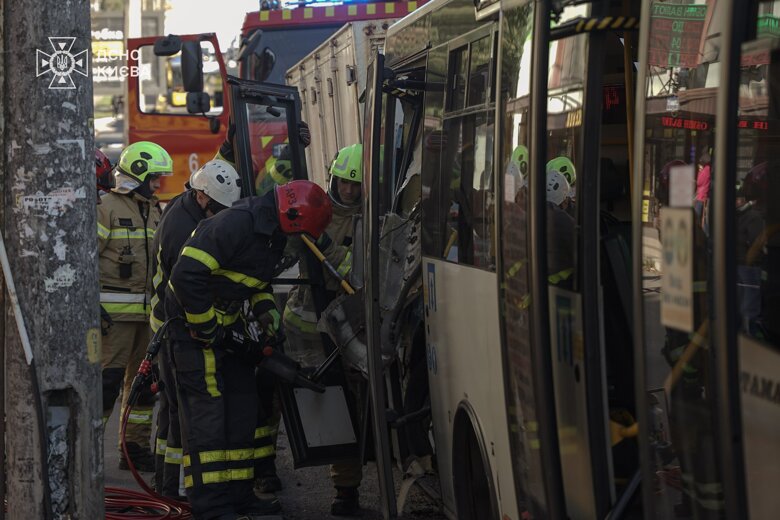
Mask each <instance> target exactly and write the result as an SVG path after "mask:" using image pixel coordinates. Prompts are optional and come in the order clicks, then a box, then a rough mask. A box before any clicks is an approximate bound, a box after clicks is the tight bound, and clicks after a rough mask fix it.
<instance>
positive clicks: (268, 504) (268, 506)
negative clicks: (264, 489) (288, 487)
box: [241, 495, 282, 518]
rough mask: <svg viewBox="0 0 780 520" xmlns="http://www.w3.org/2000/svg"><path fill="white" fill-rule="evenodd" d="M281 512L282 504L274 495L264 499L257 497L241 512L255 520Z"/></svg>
mask: <svg viewBox="0 0 780 520" xmlns="http://www.w3.org/2000/svg"><path fill="white" fill-rule="evenodd" d="M281 510H282V504H281V503H280V502H279V499H278V498H276V497H275V496H273V495H266V496H264V497H257V496H256V497H255V500H254V501H253V502H252V503H251V504H250V505H249V507H246V508H244V509H242V510H241V514H242V515H245V516H248V517H250V518H254V517H262V516H264V515H271V514H274V513H278V512H279V511H281Z"/></svg>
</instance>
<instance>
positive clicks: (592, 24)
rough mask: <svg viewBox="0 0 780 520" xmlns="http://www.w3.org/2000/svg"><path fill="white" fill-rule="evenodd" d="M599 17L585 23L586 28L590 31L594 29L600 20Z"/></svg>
mask: <svg viewBox="0 0 780 520" xmlns="http://www.w3.org/2000/svg"><path fill="white" fill-rule="evenodd" d="M598 21H599V20H598V18H591V19H590V20H588V23H586V24H585V30H586V31H590V30H592V29H593V26H594V25H596V22H598Z"/></svg>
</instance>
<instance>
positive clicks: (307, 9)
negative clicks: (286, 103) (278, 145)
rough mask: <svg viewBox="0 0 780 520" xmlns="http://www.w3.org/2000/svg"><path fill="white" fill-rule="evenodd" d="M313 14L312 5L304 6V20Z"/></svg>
mask: <svg viewBox="0 0 780 520" xmlns="http://www.w3.org/2000/svg"><path fill="white" fill-rule="evenodd" d="M313 14H314V13H313V12H312V9H311V7H304V8H303V19H304V20H308V19H309V18H311V17H312V15H313ZM263 146H265V145H263Z"/></svg>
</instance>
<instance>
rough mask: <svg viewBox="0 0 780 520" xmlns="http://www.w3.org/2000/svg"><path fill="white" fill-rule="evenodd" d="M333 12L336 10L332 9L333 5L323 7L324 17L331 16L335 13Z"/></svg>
mask: <svg viewBox="0 0 780 520" xmlns="http://www.w3.org/2000/svg"><path fill="white" fill-rule="evenodd" d="M335 12H336V11H335V10H334V9H333V7H326V8H325V17H326V18H331V17H332V16H333V15H334V14H335Z"/></svg>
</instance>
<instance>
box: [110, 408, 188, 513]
mask: <svg viewBox="0 0 780 520" xmlns="http://www.w3.org/2000/svg"><path fill="white" fill-rule="evenodd" d="M131 410H132V406H131V405H130V403H128V405H127V407H126V408H125V411H124V414H122V422H121V424H122V429H121V431H120V438H121V439H122V453H124V455H125V460H127V465H128V466H129V467H130V472H131V473H132V474H133V478H134V479H135V481H136V483H138V485H139V486H140V487H141V489H142V490H143V492H140V491H133V490H130V489H123V488H113V487H107V488H106V490H105V497H106V498H105V500H106V520H126V519H129V518H133V519H139V518H141V519H150V520H165V519H169V518H171V519H178V520H187V519H190V518H192V513H191V511H190V505H189V504H188V503H187V502H179V501H178V500H174V499H172V498H168V497H165V496H162V495H160V494H159V493H157V492H156V491H154V490H153V489H152V488H150V487H149V485H148V484H147V483H146V482H144V479H143V478H142V477H141V475H139V474H138V471H137V470H136V469H135V465H134V464H133V459H131V458H130V456H129V455H128V453H127V444H126V443H125V431H126V430H127V418H128V417H129V416H130V411H131Z"/></svg>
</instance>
